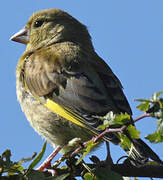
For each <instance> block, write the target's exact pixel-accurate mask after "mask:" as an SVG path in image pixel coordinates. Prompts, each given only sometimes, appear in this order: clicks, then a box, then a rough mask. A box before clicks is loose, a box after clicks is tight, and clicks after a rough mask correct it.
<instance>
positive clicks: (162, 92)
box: [151, 91, 163, 102]
mask: <svg viewBox="0 0 163 180" xmlns="http://www.w3.org/2000/svg"><path fill="white" fill-rule="evenodd" d="M161 94H163V91H160V92H157V93H154V94H153V95H152V97H151V100H152V101H154V102H156V101H157V100H158V96H160V95H161Z"/></svg>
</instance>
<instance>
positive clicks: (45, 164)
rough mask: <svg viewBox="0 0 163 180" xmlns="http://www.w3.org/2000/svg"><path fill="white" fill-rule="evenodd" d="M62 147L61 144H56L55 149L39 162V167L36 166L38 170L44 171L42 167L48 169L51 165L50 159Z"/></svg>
mask: <svg viewBox="0 0 163 180" xmlns="http://www.w3.org/2000/svg"><path fill="white" fill-rule="evenodd" d="M61 149H62V146H57V147H56V149H55V150H54V151H53V152H52V153H51V154H50V155H49V156H48V157H47V158H46V160H45V161H44V162H43V163H42V164H41V166H40V167H39V168H37V170H38V171H44V169H45V168H46V169H48V168H50V167H51V161H52V160H53V158H54V157H55V156H56V155H57V154H58V153H59V151H60V150H61Z"/></svg>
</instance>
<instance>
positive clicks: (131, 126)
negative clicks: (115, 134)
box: [127, 125, 140, 139]
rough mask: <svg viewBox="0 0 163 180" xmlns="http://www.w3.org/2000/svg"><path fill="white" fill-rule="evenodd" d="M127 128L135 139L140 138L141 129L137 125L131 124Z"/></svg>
mask: <svg viewBox="0 0 163 180" xmlns="http://www.w3.org/2000/svg"><path fill="white" fill-rule="evenodd" d="M127 130H128V132H129V134H130V136H131V138H133V139H139V138H140V136H139V134H140V131H138V130H136V127H135V126H133V125H129V126H128V127H127Z"/></svg>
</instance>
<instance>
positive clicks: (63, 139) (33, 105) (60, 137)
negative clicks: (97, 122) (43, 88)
mask: <svg viewBox="0 0 163 180" xmlns="http://www.w3.org/2000/svg"><path fill="white" fill-rule="evenodd" d="M16 92H17V98H18V101H19V103H20V106H21V109H22V111H23V112H24V113H25V115H26V118H27V120H28V121H29V123H30V124H31V126H32V127H33V128H34V129H35V131H36V132H37V133H39V134H40V135H41V136H43V137H44V138H45V139H46V140H47V141H49V142H50V143H51V144H52V145H53V146H57V145H62V144H65V143H67V142H68V141H70V140H71V139H73V138H75V137H78V138H81V140H82V141H83V142H84V141H87V140H89V139H91V137H92V136H93V134H92V133H90V132H88V130H87V129H85V128H82V127H79V126H77V125H75V124H73V123H71V122H70V121H68V120H66V119H63V118H61V117H60V116H58V115H57V114H55V113H53V112H52V111H51V110H49V109H48V108H47V107H45V106H44V105H43V104H41V103H40V102H39V101H38V100H37V99H35V98H34V96H33V95H32V94H31V93H29V92H27V91H26V89H25V86H24V83H23V82H22V81H21V78H20V74H19V73H17V75H16ZM66 150H67V148H66V149H64V150H63V151H64V152H65V151H66Z"/></svg>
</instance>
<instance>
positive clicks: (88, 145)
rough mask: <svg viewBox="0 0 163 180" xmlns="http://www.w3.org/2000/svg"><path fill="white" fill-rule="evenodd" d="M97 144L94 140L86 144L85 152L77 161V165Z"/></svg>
mask: <svg viewBox="0 0 163 180" xmlns="http://www.w3.org/2000/svg"><path fill="white" fill-rule="evenodd" d="M95 145H97V143H94V142H93V140H92V141H90V142H88V144H87V145H86V147H85V149H84V152H83V154H82V156H81V157H80V158H79V159H78V161H77V162H76V165H78V164H79V163H80V162H81V161H82V160H83V158H84V157H85V156H86V155H87V154H88V153H89V152H90V151H91V150H92V148H93V147H94V146H95Z"/></svg>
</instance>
